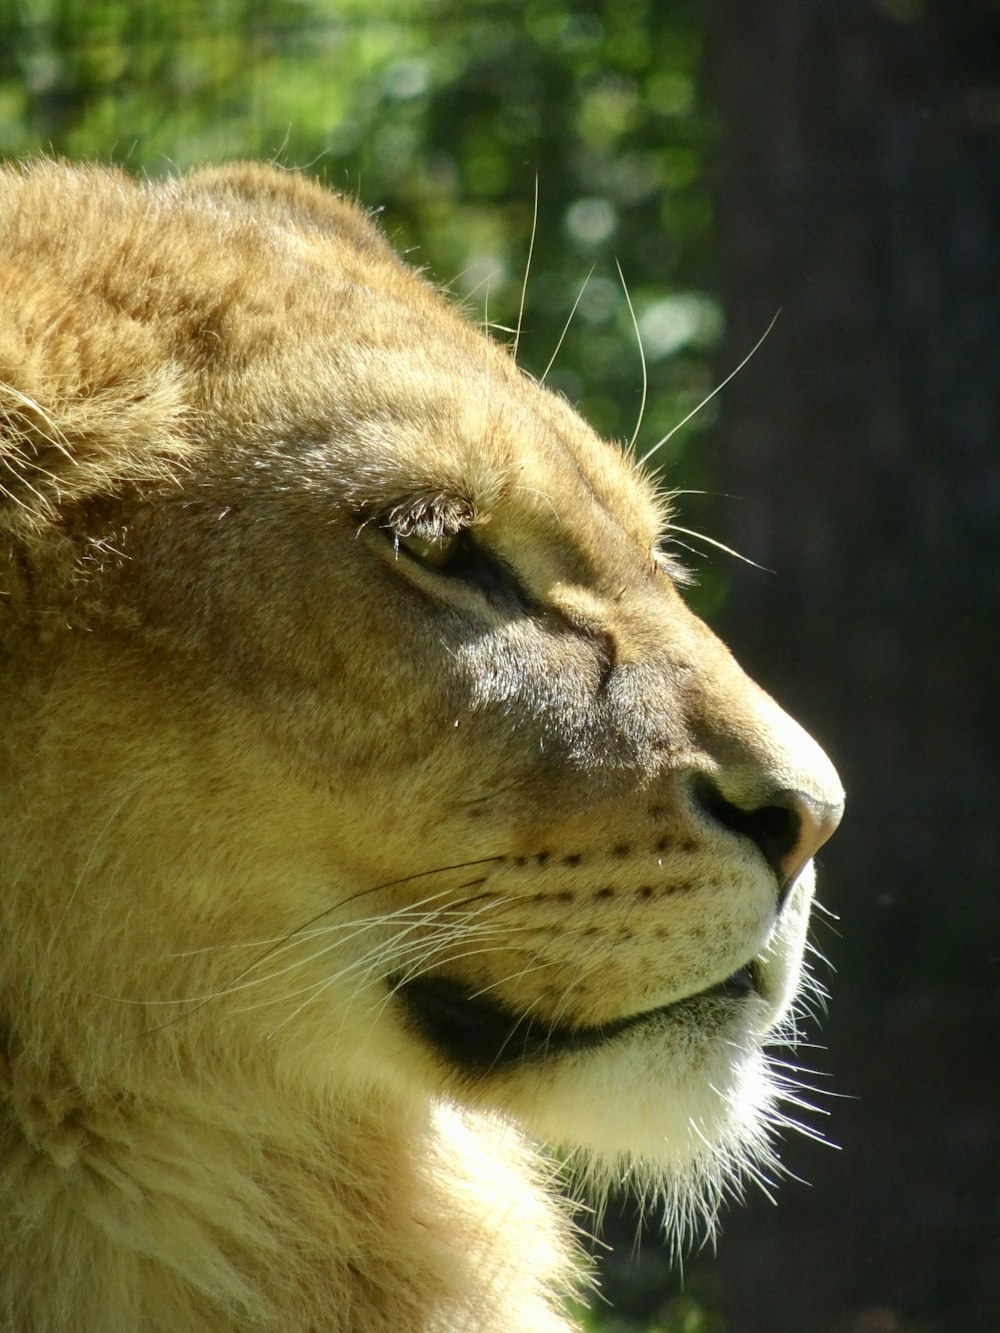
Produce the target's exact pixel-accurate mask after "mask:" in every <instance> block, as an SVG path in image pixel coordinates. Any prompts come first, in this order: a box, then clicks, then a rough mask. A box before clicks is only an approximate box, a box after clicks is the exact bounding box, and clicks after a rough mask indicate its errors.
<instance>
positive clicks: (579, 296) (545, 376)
mask: <svg viewBox="0 0 1000 1333" xmlns="http://www.w3.org/2000/svg"><path fill="white" fill-rule="evenodd" d="M593 276H594V265H593V264H591V266H590V272H589V273H588V274H587V276H586V277H585V278H584V280H583V286H582V287H581V288H580V290H579V292H578V293H577V297H576V300H575V301H574V302H573V309H572V310H571V311H570V312H569V315H568V316H567V317H566V323H565V324H564V325H563V327H562V333H560V335H559V341H558V342H557V343H556V350H555V351H554V352H553V353H552V355H551V356H550V357H549V364H548V365H547V366H546V367H545V369H544V370H543V371H542V378H541V379H540V380H539V381H538V383H539V384H544V383H545V381H546V380H547V379H548V377H549V371H550V370H551V369H552V367H553V366H554V365H555V361H556V357H557V356H558V355H559V352H560V349H561V348H562V345H563V343H564V342H565V341H566V335H567V333H569V328H570V325H571V324H572V323H573V316H574V315H575V314H576V311H577V307H578V306H579V304H580V302H581V301H582V300H583V294H584V292H585V291H586V290H587V284H588V283H589V282H590V279H591V278H592V277H593Z"/></svg>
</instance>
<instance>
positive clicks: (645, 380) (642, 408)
mask: <svg viewBox="0 0 1000 1333" xmlns="http://www.w3.org/2000/svg"><path fill="white" fill-rule="evenodd" d="M615 267H616V268H617V270H618V276H619V278H621V281H622V291H623V292H624V293H625V304H626V305H627V306H628V313H629V314H630V315H631V316H632V327H633V329H635V341H636V346H637V347H638V348H639V361H640V364H641V365H642V399H641V401H640V403H639V417H638V420H637V421H636V423H635V430H634V431H633V432H632V438H631V439H630V440H629V442H628V444H627V445H626V452H627V453H631V452H632V450H633V449H634V448H635V442H636V440H637V439H638V438H639V431H640V430H641V429H642V419H643V417H644V416H645V415H646V394H647V392H648V390H649V374H648V372H647V370H646V353H645V351H644V350H643V346H642V334H641V333H640V332H639V321H638V320H637V319H636V317H635V308H634V307H633V305H632V298H631V296H630V295H629V291H628V285H627V283H626V282H625V274H624V273H623V272H622V266H621V264H620V263H619V262H618V260H617V259H616V260H615ZM642 461H643V462H645V459H643V460H642Z"/></svg>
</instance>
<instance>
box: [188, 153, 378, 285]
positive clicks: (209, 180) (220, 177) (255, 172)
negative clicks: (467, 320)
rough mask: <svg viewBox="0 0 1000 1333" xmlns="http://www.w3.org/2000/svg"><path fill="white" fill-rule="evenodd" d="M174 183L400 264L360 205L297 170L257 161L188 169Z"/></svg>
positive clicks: (190, 194) (197, 193)
mask: <svg viewBox="0 0 1000 1333" xmlns="http://www.w3.org/2000/svg"><path fill="white" fill-rule="evenodd" d="M178 184H179V187H180V190H181V193H182V194H184V195H187V196H189V197H190V196H195V197H196V196H198V195H201V196H203V197H205V196H207V197H208V198H210V199H212V200H215V201H217V202H220V203H224V204H225V203H229V204H230V205H235V206H238V207H240V208H245V209H246V210H247V211H248V212H250V213H253V214H254V215H255V216H257V217H260V216H261V215H268V216H270V217H272V218H273V219H274V220H275V221H276V222H278V223H279V224H282V225H285V226H288V227H292V228H294V229H295V230H298V231H304V230H311V231H319V232H323V233H325V234H327V235H333V236H337V237H338V238H339V239H340V240H342V241H346V242H347V243H348V244H349V245H352V246H354V248H355V249H357V250H360V251H362V252H363V253H364V254H366V255H370V256H372V257H374V256H376V255H380V256H381V257H382V258H384V259H391V260H392V261H393V263H395V264H399V263H400V262H401V261H400V259H399V256H398V255H397V254H396V252H395V251H394V250H393V249H392V247H391V246H390V245H389V244H388V242H387V241H386V239H385V237H384V236H383V235H382V233H381V232H380V231H379V229H378V228H377V227H376V226H375V224H374V223H373V222H372V220H371V218H370V217H369V215H368V214H367V213H366V212H365V211H364V209H362V208H360V207H359V206H358V205H357V204H355V203H353V202H352V201H351V200H350V199H347V198H346V197H345V196H344V195H341V194H334V193H333V191H331V190H327V189H324V188H323V186H321V185H318V184H317V183H316V182H315V181H312V180H310V179H309V177H308V176H303V175H302V174H301V172H298V171H291V170H286V169H284V168H281V167H272V166H264V165H262V164H261V163H259V162H232V163H229V164H228V165H226V166H221V167H205V168H203V169H202V170H200V171H194V172H192V173H191V174H190V175H188V176H185V177H184V178H183V179H182V180H181V181H180V182H179V183H178Z"/></svg>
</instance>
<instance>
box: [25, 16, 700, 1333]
mask: <svg viewBox="0 0 1000 1333" xmlns="http://www.w3.org/2000/svg"><path fill="white" fill-rule="evenodd" d="M704 28H705V23H704V14H703V4H702V3H700V2H699V0H669V3H662V2H661V0H577V3H574V4H572V5H566V4H557V3H552V2H551V0H0V155H2V156H4V157H8V158H9V157H18V156H27V155H31V154H35V153H40V152H42V153H51V154H58V155H65V156H66V157H69V158H71V159H77V160H79V159H83V158H96V159H99V160H102V161H110V162H117V163H121V164H124V165H125V166H127V167H128V168H129V169H131V170H133V171H144V172H147V173H149V174H152V175H158V174H162V173H164V172H167V171H173V170H177V169H183V168H185V167H188V166H191V165H193V164H195V163H199V162H203V161H206V160H224V159H232V158H240V157H256V158H265V159H274V160H277V161H279V162H281V163H284V164H287V165H290V166H298V167H302V168H304V169H306V170H307V171H309V172H311V173H312V174H314V175H316V176H318V177H319V178H320V179H323V180H325V181H326V182H327V183H328V184H330V185H331V186H333V187H334V188H337V189H340V190H345V191H347V192H349V193H351V194H354V195H357V196H358V197H359V198H361V199H362V200H363V201H364V203H365V204H366V205H367V206H369V207H379V208H380V209H381V210H382V219H383V223H384V226H385V228H386V230H387V232H388V234H389V236H390V238H391V240H392V241H393V243H394V244H395V245H396V246H397V248H399V249H400V250H402V251H405V252H406V253H407V255H408V257H409V258H410V260H411V262H413V263H415V264H418V265H420V266H422V267H425V268H426V269H427V270H429V272H430V273H431V274H432V275H433V276H434V277H435V278H436V279H437V280H439V281H441V282H443V283H445V284H447V285H448V286H449V287H450V289H451V290H452V292H453V293H454V294H455V295H456V296H457V297H459V298H460V299H462V300H463V301H464V302H465V304H466V305H467V307H468V308H469V310H470V311H471V312H473V313H474V314H475V316H476V317H477V318H479V319H483V320H487V321H488V322H489V323H490V324H491V325H492V326H493V327H494V329H495V330H496V331H497V332H498V336H501V337H506V338H508V339H513V338H514V336H515V335H514V332H513V330H514V329H516V328H517V327H519V326H520V337H519V339H518V355H519V359H520V361H521V363H522V364H523V365H524V366H525V367H526V368H527V369H528V370H530V371H531V372H532V373H534V374H536V375H538V376H542V375H543V374H544V375H547V381H548V383H550V384H551V385H552V386H553V387H555V388H556V389H558V390H560V391H561V392H562V393H564V394H565V395H566V396H567V397H568V398H569V399H570V400H571V401H572V402H574V403H576V404H577V405H579V407H580V409H581V411H582V412H583V414H584V415H585V416H586V417H587V418H588V419H589V420H590V421H592V422H593V423H594V425H595V426H596V427H597V428H598V429H599V430H601V431H602V432H604V433H605V434H607V435H609V436H612V437H617V438H619V439H622V440H628V439H630V438H631V437H632V435H633V432H635V431H638V433H637V447H638V450H639V452H640V453H644V452H645V451H646V450H648V449H649V448H650V447H651V446H652V445H653V444H655V443H656V441H657V440H659V439H660V438H661V437H663V436H665V435H666V434H667V433H668V432H669V431H670V430H671V428H672V427H673V426H674V425H675V424H676V423H677V422H679V421H680V420H681V419H682V418H684V417H685V416H686V415H687V414H688V413H689V412H690V411H691V410H692V409H693V408H694V407H695V406H696V405H697V403H698V402H700V400H701V399H702V398H703V397H704V396H705V395H706V393H707V392H708V391H709V390H710V388H711V387H712V381H711V380H710V369H709V364H708V355H709V353H710V351H711V349H712V348H713V346H715V344H716V343H717V341H718V340H719V338H720V335H721V332H722V317H721V313H720V309H719V306H718V304H717V302H716V300H715V299H714V297H713V295H712V291H713V286H714V267H713V257H714V250H713V232H712V200H711V190H710V184H711V182H710V179H709V171H710V164H711V162H712V159H713V147H714V140H715V123H714V118H713V115H712V112H711V109H710V108H709V107H708V106H706V104H705V100H704V95H703V92H702V80H701V63H702V57H703V45H704ZM536 200H537V219H536V217H535V213H536ZM529 252H530V253H531V265H530V276H529V279H528V281H527V284H526V286H525V282H524V279H525V271H526V268H527V266H528V256H529ZM619 266H620V270H621V273H620V275H619ZM522 287H524V310H523V314H519V312H520V307H521V301H522ZM626 287H627V293H628V294H627V295H626ZM637 328H638V333H639V337H641V343H642V347H643V349H644V355H645V362H646V367H647V371H648V377H649V385H648V395H647V402H646V408H645V412H644V414H643V419H642V422H641V426H638V427H637V422H638V419H639V413H640V405H641V402H642V397H643V371H642V358H641V357H640V353H639V348H638V340H637V334H636V329H637ZM504 330H509V332H504ZM557 349H558V354H557V355H556V353H557ZM550 363H551V366H550ZM713 408H714V404H709V405H708V407H707V408H706V409H704V410H703V411H702V412H700V413H699V415H698V417H697V418H696V420H694V421H693V422H691V423H690V424H689V425H687V426H686V427H685V429H684V430H683V431H682V432H679V433H678V435H677V436H675V437H674V438H673V439H672V440H671V441H670V443H669V445H667V446H665V447H664V448H663V449H662V450H661V452H660V454H659V455H658V462H660V463H661V464H662V465H664V467H665V471H666V473H667V476H668V478H669V483H670V484H671V485H672V486H683V487H694V488H698V487H702V486H704V485H705V484H706V482H708V481H710V478H707V477H706V476H705V475H704V471H703V468H702V466H701V464H700V461H699V454H698V451H697V449H692V448H690V445H691V443H692V441H694V440H696V438H697V435H698V434H699V432H702V431H704V430H705V428H706V427H707V426H709V425H710V424H711V422H712V420H713ZM696 563H700V562H696ZM698 572H699V578H700V581H701V586H700V589H699V590H698V591H697V592H696V594H695V595H696V599H697V601H698V604H699V608H700V609H701V610H702V611H705V610H710V609H711V608H712V606H713V604H715V603H716V602H717V601H718V599H719V597H720V595H721V588H722V584H721V579H720V576H719V575H717V574H713V573H712V571H711V570H709V569H706V568H704V567H702V568H700V569H699V571H698ZM690 1290H693V1291H695V1292H696V1291H697V1283H695V1286H694V1287H692V1288H690ZM657 1309H658V1310H659V1313H658V1314H657V1315H656V1316H654V1322H653V1323H652V1324H650V1323H649V1321H648V1319H647V1318H646V1317H645V1316H637V1317H636V1319H635V1320H632V1321H624V1320H623V1318H621V1317H619V1316H613V1315H611V1314H610V1313H609V1312H608V1310H607V1307H606V1306H605V1305H600V1304H599V1305H597V1306H596V1307H595V1309H594V1311H592V1312H591V1313H590V1314H589V1315H588V1316H587V1320H588V1326H590V1327H601V1328H605V1329H607V1328H612V1327H614V1328H618V1329H619V1330H624V1329H626V1328H627V1329H632V1330H635V1329H639V1328H652V1329H656V1330H660V1333H721V1330H722V1325H721V1323H720V1322H719V1320H718V1317H717V1316H714V1315H711V1314H709V1313H707V1310H706V1308H705V1306H704V1305H703V1304H702V1302H701V1301H700V1300H699V1299H697V1298H696V1296H695V1295H684V1296H675V1297H670V1296H669V1294H668V1295H664V1296H663V1297H662V1299H659V1301H658V1304H657ZM609 1320H610V1321H611V1322H610V1323H609Z"/></svg>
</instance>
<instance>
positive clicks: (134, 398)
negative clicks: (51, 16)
mask: <svg viewBox="0 0 1000 1333" xmlns="http://www.w3.org/2000/svg"><path fill="white" fill-rule="evenodd" d="M0 303H2V306H0V308H2V309H3V312H4V313H3V318H2V324H0V526H7V527H11V526H21V527H22V528H23V527H24V526H25V525H27V526H28V527H29V528H34V529H35V530H36V531H37V530H39V529H40V528H41V527H42V526H43V525H44V523H45V521H46V520H47V519H51V518H52V517H54V516H56V515H57V514H58V513H59V511H60V509H61V508H63V507H64V506H66V505H67V504H72V503H74V502H77V501H79V500H82V499H87V498H90V497H92V496H95V495H100V494H102V493H105V492H108V491H110V490H113V489H115V488H117V487H119V486H121V485H122V484H123V483H129V482H140V483H150V482H154V483H156V482H160V481H168V482H169V480H170V479H171V478H177V479H180V480H181V481H183V477H184V476H185V475H186V474H188V473H189V472H191V471H192V470H193V471H196V472H200V471H202V470H203V469H205V468H208V469H209V470H210V471H213V472H214V471H216V470H218V469H220V468H221V469H223V470H225V469H226V468H232V467H234V466H240V465H241V464H240V458H241V455H242V456H244V457H243V464H242V465H244V466H245V462H246V459H245V455H246V454H248V453H253V454H254V455H255V456H256V455H261V454H264V455H266V454H267V453H268V452H269V451H275V452H276V453H278V454H281V455H283V456H284V457H286V458H287V456H288V454H289V452H290V451H293V452H294V453H295V458H296V465H297V466H298V467H299V468H300V471H301V480H302V483H303V484H304V485H308V484H310V483H312V484H316V485H319V486H329V485H330V483H331V481H333V482H335V488H336V491H337V493H338V495H339V496H341V497H342V498H343V500H344V502H345V503H346V504H348V505H351V506H354V507H356V508H362V507H368V508H379V507H382V508H386V507H391V506H398V505H400V504H407V503H410V502H413V503H417V504H419V503H420V502H421V501H422V500H423V501H427V500H433V499H434V498H435V497H442V499H447V500H448V501H449V502H450V503H453V504H459V505H463V506H465V507H466V509H467V510H468V512H469V513H470V515H472V516H473V517H474V516H477V515H478V516H480V517H482V518H486V517H488V516H489V515H490V514H491V513H492V511H493V510H494V509H495V508H496V506H497V505H498V504H500V503H501V501H504V500H505V499H506V500H507V501H508V502H509V503H513V497H517V503H518V505H519V506H520V507H521V509H522V510H524V511H525V513H527V512H529V511H531V512H532V513H534V515H535V517H536V519H538V521H542V517H541V516H542V515H543V514H544V513H546V512H548V511H549V510H551V509H552V502H551V497H550V496H549V494H548V492H549V491H550V490H551V489H552V488H553V479H554V477H556V476H558V478H559V483H560V486H561V487H562V488H563V489H565V487H566V486H569V489H570V490H571V491H579V492H583V493H584V494H585V495H586V496H587V497H588V498H589V500H590V501H591V502H592V504H593V508H594V510H595V512H596V513H597V514H598V515H603V516H605V518H606V519H607V521H611V520H610V515H611V514H612V513H614V514H615V515H616V518H615V520H614V522H615V523H616V524H617V525H618V526H619V527H624V528H626V529H628V530H629V533H628V535H629V537H630V538H633V539H634V540H636V541H638V542H639V543H640V544H644V545H648V543H649V541H650V540H652V539H653V538H654V537H655V535H656V532H657V529H658V527H659V525H660V523H661V521H662V513H661V511H660V505H659V503H658V501H657V498H656V496H655V494H654V492H653V490H652V488H651V487H650V486H649V485H648V483H647V482H646V481H645V479H644V478H642V477H641V476H640V475H639V473H638V471H637V470H636V469H635V468H634V466H633V465H632V464H631V463H630V462H629V461H628V460H627V459H626V458H625V457H624V456H623V455H622V454H621V452H620V451H619V450H618V449H617V448H615V447H613V446H610V445H608V444H606V443H604V442H603V441H601V440H599V439H598V438H597V437H596V436H595V435H594V434H593V433H592V432H591V431H590V430H589V429H588V428H587V427H586V426H585V425H584V423H583V422H582V421H581V420H580V419H579V417H578V416H577V415H576V414H575V413H574V412H573V411H572V410H571V409H570V408H569V407H568V405H567V404H565V403H564V402H563V401H561V400H560V399H559V398H557V397H556V396H554V395H552V394H550V393H548V392H547V391H545V390H543V389H541V388H539V386H538V385H536V384H535V383H534V382H533V381H531V380H530V378H529V377H527V376H525V375H524V374H522V372H520V371H519V370H518V368H517V367H516V366H515V364H514V363H513V361H512V359H511V358H510V356H509V354H508V353H507V351H506V349H505V348H503V347H500V346H498V345H497V344H495V343H493V342H492V341H490V340H488V339H487V338H486V337H484V336H483V335H482V333H481V332H480V331H479V330H478V329H477V328H475V327H473V326H472V325H471V324H469V323H468V322H467V321H465V320H464V319H463V318H462V317H461V316H460V315H459V314H458V313H456V312H455V311H454V309H453V308H452V307H451V306H450V305H448V303H447V302H445V301H444V300H443V299H442V297H441V296H440V294H439V293H438V292H437V291H436V290H435V289H434V288H433V287H432V286H431V285H430V284H429V283H427V282H426V281H425V280H424V279H423V278H422V277H421V276H420V275H419V274H417V273H416V272H414V271H413V270H412V269H410V268H409V267H407V266H406V265H404V264H402V263H401V262H400V260H399V259H398V258H397V256H396V255H395V254H394V253H393V251H392V250H391V249H390V248H389V246H388V245H387V244H386V242H385V240H384V239H383V237H382V236H381V234H380V233H379V232H378V231H377V230H376V228H375V227H374V226H373V225H372V223H371V222H370V220H369V219H368V218H367V217H366V216H365V214H364V213H363V212H362V211H361V210H360V209H359V208H357V207H356V206H355V205H353V204H352V203H350V202H349V201H347V200H345V199H343V198H342V197H339V196H336V195H333V194H330V193H329V192H327V191H325V190H323V189H321V188H320V187H318V186H316V185H314V184H312V183H311V182H309V181H307V180H305V179H304V178H302V177H300V176H298V175H295V174H294V173H290V172H285V171H280V170H277V169H274V168H265V167H259V166H253V165H242V166H239V165H238V166H233V167H227V168H221V169H217V170H211V171H205V172H200V173H195V174H194V175H192V176H189V177H186V178H183V179H180V180H173V181H168V182H163V183H156V184H148V183H147V184H143V183H139V182H136V181H135V180H133V179H132V178H130V177H128V176H126V175H124V174H122V173H120V172H117V171H113V170H107V169H104V168H99V167H89V168H69V167H65V166H61V165H58V164H55V163H49V162H43V163H36V164H33V165H31V166H30V167H29V168H21V169H18V168H7V169H5V170H3V171H2V172H0ZM429 441H430V442H431V443H432V445H433V448H432V449H428V442H429ZM251 442H252V443H251ZM555 518H556V521H558V518H559V516H558V514H557V515H556V516H555Z"/></svg>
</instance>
